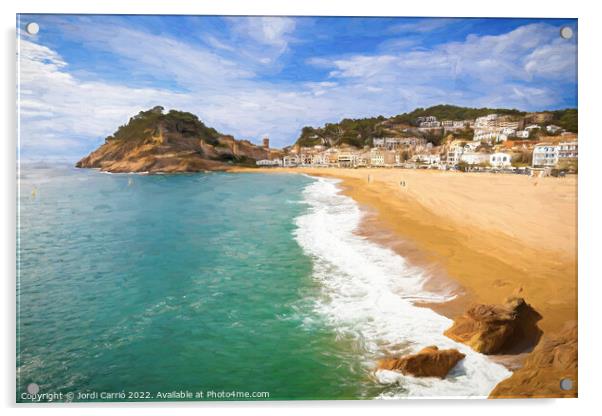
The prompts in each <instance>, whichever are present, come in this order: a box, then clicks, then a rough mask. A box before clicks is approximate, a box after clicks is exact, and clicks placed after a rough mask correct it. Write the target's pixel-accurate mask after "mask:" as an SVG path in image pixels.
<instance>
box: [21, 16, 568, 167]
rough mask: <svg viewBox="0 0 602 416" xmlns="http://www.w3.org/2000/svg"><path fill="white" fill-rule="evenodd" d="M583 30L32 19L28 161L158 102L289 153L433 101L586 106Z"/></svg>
mask: <svg viewBox="0 0 602 416" xmlns="http://www.w3.org/2000/svg"><path fill="white" fill-rule="evenodd" d="M31 21H35V22H37V23H38V24H39V25H40V32H39V33H38V34H37V35H29V34H27V33H26V32H25V30H24V28H25V25H26V24H27V23H28V22H31ZM563 26H570V27H572V28H573V31H574V33H575V36H574V37H573V38H572V39H571V40H565V39H562V38H561V37H560V36H559V32H560V28H561V27H563ZM576 34H577V23H576V20H558V19H455V18H454V19H443V18H441V19H433V18H313V17H298V18H290V17H191V16H77V15H73V16H70V15H41V16H40V15H21V16H20V19H19V22H18V28H17V36H18V63H19V83H20V92H19V96H20V100H19V101H20V106H19V109H20V123H21V124H20V125H21V155H22V157H23V158H24V159H49V158H64V159H67V160H77V159H79V158H80V157H82V156H84V155H85V154H87V153H88V152H90V151H91V150H93V149H94V148H96V147H97V146H98V145H100V144H101V143H102V142H103V141H104V137H106V136H107V135H109V134H111V133H112V132H113V131H114V130H115V129H116V127H117V126H118V125H120V124H124V123H125V122H127V120H128V118H129V117H130V116H132V115H134V114H136V113H137V112H138V111H140V110H142V109H147V108H150V107H152V106H155V105H163V106H164V107H166V108H177V109H180V110H184V111H190V112H193V113H195V114H197V115H198V116H199V117H200V118H201V120H203V121H204V122H205V123H206V124H207V125H209V126H213V127H215V128H217V129H218V130H219V131H221V132H223V133H229V134H233V135H234V136H235V137H237V138H245V139H249V140H251V141H254V142H257V143H258V142H259V141H260V139H261V137H262V136H263V135H266V134H267V135H269V136H270V138H271V141H272V143H273V145H274V146H279V147H280V146H285V145H288V144H291V143H292V142H294V140H295V139H296V138H297V136H298V134H299V131H300V129H301V128H302V127H303V126H305V125H313V126H319V125H322V124H324V123H326V122H334V121H338V120H340V119H341V118H344V117H368V116H376V115H384V116H391V115H395V114H399V113H402V112H405V111H411V110H413V109H414V108H416V107H427V106H430V105H435V104H443V103H446V104H456V105H465V106H471V107H481V106H489V107H512V108H519V109H522V110H543V109H558V108H565V107H576V105H577V75H576V72H577V62H576V60H577V39H576V38H577V36H576Z"/></svg>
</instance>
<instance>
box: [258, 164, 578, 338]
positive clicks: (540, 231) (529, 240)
mask: <svg viewBox="0 0 602 416" xmlns="http://www.w3.org/2000/svg"><path fill="white" fill-rule="evenodd" d="M248 171H251V172H260V171H261V172H271V173H277V172H291V173H293V172H294V173H305V174H309V175H315V176H327V177H335V178H339V179H341V180H342V187H343V189H344V192H345V193H346V194H347V195H349V196H350V197H352V198H353V199H355V200H356V201H357V202H358V203H359V204H360V205H361V206H362V207H363V208H364V209H365V210H366V211H367V212H368V215H367V216H366V220H365V221H364V224H363V226H362V228H361V230H359V232H360V233H361V234H363V235H365V236H366V237H368V238H371V239H373V240H375V241H378V242H380V243H383V244H387V245H390V246H391V247H392V248H394V249H395V250H396V251H398V252H399V253H400V254H401V255H402V256H403V257H405V258H406V259H408V260H409V261H410V262H412V263H414V264H416V265H420V266H421V267H423V268H424V269H426V270H427V271H429V274H430V276H431V279H430V281H429V285H431V286H432V288H433V289H439V290H446V291H453V293H455V294H457V298H456V299H455V300H454V301H452V302H449V303H446V304H443V305H441V304H437V305H432V304H431V305H425V306H429V307H431V308H433V309H435V310H436V311H437V312H439V313H441V314H443V315H446V316H448V317H450V318H452V319H453V318H454V317H456V316H458V315H459V314H461V313H462V312H464V311H465V310H466V309H467V307H468V306H470V305H471V304H473V303H490V304H498V303H501V302H502V301H503V300H504V299H505V298H506V297H508V296H511V295H520V296H522V297H524V298H525V300H526V301H527V302H528V303H530V304H531V305H532V306H533V307H534V308H535V309H536V310H537V311H538V312H539V313H540V314H541V315H542V316H543V319H542V320H541V321H540V322H539V327H540V328H541V329H542V330H543V332H544V335H545V336H553V335H554V334H555V333H557V332H559V331H560V330H561V329H562V328H563V327H564V326H565V325H566V324H567V323H569V322H572V321H576V320H577V177H576V176H569V177H566V178H553V177H549V178H531V177H528V176H524V175H508V174H491V173H469V174H465V173H460V172H444V171H435V170H406V169H403V170H402V169H335V168H292V169H285V168H277V169H269V168H268V169H260V170H258V169H250V170H248Z"/></svg>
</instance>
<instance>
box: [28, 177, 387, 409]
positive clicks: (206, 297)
mask: <svg viewBox="0 0 602 416" xmlns="http://www.w3.org/2000/svg"><path fill="white" fill-rule="evenodd" d="M310 182H312V179H310V178H307V177H303V176H300V175H264V174H227V173H208V174H190V175H169V176H167V175H151V176H141V175H110V174H103V173H100V172H97V171H92V170H78V169H74V168H70V167H67V166H60V167H57V166H42V165H37V166H28V165H25V166H23V169H22V174H21V181H20V189H21V196H20V204H21V206H20V233H19V236H20V245H19V247H20V250H19V265H20V269H19V279H20V280H19V283H20V284H18V287H17V296H18V322H17V324H18V325H17V344H18V345H17V348H18V354H17V400H18V401H27V400H26V399H23V398H22V393H23V392H25V391H26V388H27V386H28V385H29V384H30V383H36V384H38V385H39V386H40V393H45V392H53V393H59V392H62V393H64V394H67V393H69V392H73V393H75V394H78V393H79V392H83V393H86V392H87V393H91V392H126V393H127V392H143V394H145V395H146V392H149V393H150V394H153V395H154V394H156V392H164V393H167V392H171V391H180V390H190V391H194V392H196V391H218V392H219V391H222V390H223V391H242V392H249V393H251V392H269V398H270V399H276V400H284V399H337V398H341V399H342V398H347V399H352V398H369V397H374V396H375V395H377V394H378V393H379V391H380V388H379V387H376V385H375V383H374V382H373V381H372V380H371V379H370V375H369V373H368V372H367V370H366V368H365V366H363V365H362V362H361V357H360V356H359V355H358V354H357V353H356V352H355V351H354V343H353V341H352V340H351V339H346V338H345V337H344V336H340V334H339V335H337V333H336V331H335V330H334V328H333V327H332V326H331V325H328V324H327V323H326V322H325V320H324V319H323V318H324V317H323V316H321V315H319V314H318V313H317V312H315V308H314V304H315V301H316V299H318V298H319V297H320V296H322V292H321V288H320V285H319V283H318V282H316V281H315V280H314V279H312V275H311V271H312V263H311V261H310V259H309V258H308V257H307V256H306V255H305V254H304V253H303V251H302V249H301V248H300V246H299V245H298V243H297V242H296V240H295V238H294V230H295V218H297V217H298V216H299V215H301V214H302V213H303V212H304V210H307V206H306V204H304V203H302V200H301V198H302V192H301V191H302V190H303V189H304V187H305V186H307V185H308V184H309V183H310ZM146 397H148V396H146ZM117 399H119V398H117ZM120 399H123V397H121V398H120ZM127 399H136V397H126V400H127ZM74 400H75V401H77V400H78V399H77V397H76V398H75V399H74ZM81 400H84V398H82V399H81ZM88 400H97V399H95V398H94V397H91V398H88Z"/></svg>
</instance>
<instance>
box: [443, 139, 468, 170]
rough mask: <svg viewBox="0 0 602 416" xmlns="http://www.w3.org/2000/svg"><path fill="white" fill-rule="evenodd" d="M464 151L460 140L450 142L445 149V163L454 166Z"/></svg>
mask: <svg viewBox="0 0 602 416" xmlns="http://www.w3.org/2000/svg"><path fill="white" fill-rule="evenodd" d="M463 153H464V146H463V145H462V143H461V142H456V141H454V142H452V143H451V145H450V147H449V149H448V150H447V154H446V156H447V165H449V166H455V165H457V164H458V163H459V162H460V158H461V157H462V154H463Z"/></svg>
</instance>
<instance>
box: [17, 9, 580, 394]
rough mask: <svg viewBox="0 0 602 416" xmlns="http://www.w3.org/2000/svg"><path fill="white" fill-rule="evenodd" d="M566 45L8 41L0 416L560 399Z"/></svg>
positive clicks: (571, 343) (292, 21) (166, 35)
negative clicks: (5, 334)
mask: <svg viewBox="0 0 602 416" xmlns="http://www.w3.org/2000/svg"><path fill="white" fill-rule="evenodd" d="M577 36H578V27H577V21H576V20H575V19H497V18H496V19H466V18H386V17H381V18H361V17H356V18H350V17H261V16H257V17H226V16H117V15H115V16H111V15H102V16H101V15H85V16H84V15H33V14H23V15H19V16H17V44H18V85H17V87H18V117H19V119H18V123H19V132H18V133H19V147H18V157H19V160H18V162H19V163H18V168H19V171H18V186H19V188H18V189H19V198H18V224H17V225H18V230H17V231H18V237H17V244H18V246H17V247H18V253H17V254H18V257H17V269H18V281H17V302H18V303H17V304H18V314H17V380H16V384H17V387H16V391H17V393H16V394H17V397H16V400H17V401H18V402H28V403H29V402H49V401H52V402H65V401H66V402H71V401H72V402H88V401H92V402H96V401H99V402H101V401H180V400H192V401H207V400H262V401H269V400H317V399H320V400H339V399H391V398H392V399H399V398H408V397H409V398H413V397H431V398H444V397H445V398H450V397H451V398H465V397H480V398H488V397H492V398H499V397H512V398H527V397H575V396H576V395H577V333H576V323H575V322H576V311H577V296H576V293H577V292H576V290H577V269H576V264H577V254H576V253H577V250H576V249H577V242H576V241H577V240H576V233H577V228H576V220H577V216H576V213H577V198H576V192H577V177H578V140H577V127H578V126H577V95H576V91H577V75H576V58H577Z"/></svg>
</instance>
